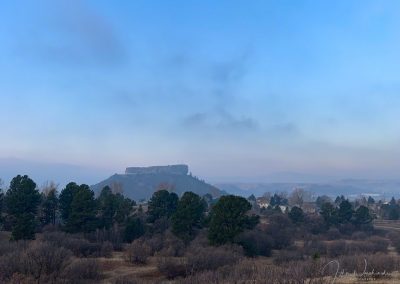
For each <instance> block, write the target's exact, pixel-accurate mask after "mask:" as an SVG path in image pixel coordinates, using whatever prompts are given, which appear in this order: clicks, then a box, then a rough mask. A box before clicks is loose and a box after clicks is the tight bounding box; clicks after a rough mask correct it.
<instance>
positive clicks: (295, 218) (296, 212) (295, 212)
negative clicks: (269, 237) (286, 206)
mask: <svg viewBox="0 0 400 284" xmlns="http://www.w3.org/2000/svg"><path fill="white" fill-rule="evenodd" d="M288 215H289V218H290V220H292V222H293V223H294V224H299V223H302V222H303V221H304V212H303V210H302V209H301V208H300V207H297V206H294V207H293V208H292V210H290V212H289V214H288Z"/></svg>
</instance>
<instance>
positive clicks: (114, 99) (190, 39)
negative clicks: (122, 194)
mask: <svg viewBox="0 0 400 284" xmlns="http://www.w3.org/2000/svg"><path fill="white" fill-rule="evenodd" d="M399 27H400V2H399V1H385V0H382V1H372V0H371V1H369V0H359V1H355V0H343V1H338V0H334V1H328V0H327V1H301V0H292V1H285V0H279V1H273V0H263V1H256V0H255V1H234V0H230V1H211V0H203V1H191V0H184V1H173V0H171V1H157V0H154V1H148V0H143V1H141V0H135V1H128V0H126V1H103V0H96V1H83V0H82V1H77V0H68V1H67V0H61V1H50V0H48V1H45V0H37V1H33V0H30V1H29V0H27V1H20V0H15V1H3V2H2V3H1V7H0V43H1V44H0V133H1V134H0V141H1V142H0V158H3V159H6V160H7V159H21V160H26V161H30V162H37V163H48V164H52V163H57V164H67V165H77V166H83V167H91V168H99V169H100V168H101V169H102V171H103V172H104V171H106V172H108V171H109V172H110V174H111V173H114V172H123V171H124V168H125V167H126V166H142V165H143V166H148V165H164V164H175V163H186V164H188V165H189V166H190V168H191V170H192V172H193V173H194V174H196V175H198V176H201V177H203V178H206V179H210V180H215V181H217V180H218V181H228V180H254V181H256V180H263V179H264V180H268V178H269V177H273V176H279V177H282V178H283V179H284V178H285V176H286V175H296V176H308V177H325V178H330V177H333V178H350V177H353V178H390V179H393V178H400V148H399V145H400V92H399V91H400V76H399V74H400V53H399V50H400V29H399ZM0 177H1V173H0Z"/></svg>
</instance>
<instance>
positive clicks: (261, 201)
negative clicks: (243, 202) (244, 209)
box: [256, 197, 269, 208]
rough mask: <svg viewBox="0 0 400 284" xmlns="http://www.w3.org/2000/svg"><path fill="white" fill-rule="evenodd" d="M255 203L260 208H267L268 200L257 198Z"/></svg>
mask: <svg viewBox="0 0 400 284" xmlns="http://www.w3.org/2000/svg"><path fill="white" fill-rule="evenodd" d="M256 202H257V205H258V206H259V207H260V208H267V207H268V206H269V199H268V198H266V197H258V198H257V201H256Z"/></svg>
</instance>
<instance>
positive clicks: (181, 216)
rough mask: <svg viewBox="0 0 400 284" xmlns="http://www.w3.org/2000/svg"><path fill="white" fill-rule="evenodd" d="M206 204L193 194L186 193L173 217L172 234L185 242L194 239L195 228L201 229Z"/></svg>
mask: <svg viewBox="0 0 400 284" xmlns="http://www.w3.org/2000/svg"><path fill="white" fill-rule="evenodd" d="M206 207H207V204H206V202H205V201H204V200H203V199H202V198H200V196H198V195H197V194H195V193H193V192H185V193H184V194H183V196H182V198H181V199H180V200H179V202H178V206H177V210H176V212H175V214H174V215H172V232H173V233H174V234H175V235H176V236H177V237H179V238H181V239H182V240H184V241H190V240H192V239H193V238H194V232H195V230H194V229H195V228H200V227H201V223H202V221H203V218H204V211H205V209H206Z"/></svg>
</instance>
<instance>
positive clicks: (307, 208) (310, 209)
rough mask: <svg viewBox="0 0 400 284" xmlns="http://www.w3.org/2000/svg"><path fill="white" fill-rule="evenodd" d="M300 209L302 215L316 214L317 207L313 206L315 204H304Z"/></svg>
mask: <svg viewBox="0 0 400 284" xmlns="http://www.w3.org/2000/svg"><path fill="white" fill-rule="evenodd" d="M302 209H303V211H304V213H316V212H317V205H316V204H315V202H304V203H303V206H302Z"/></svg>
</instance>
